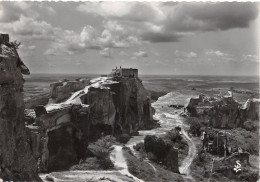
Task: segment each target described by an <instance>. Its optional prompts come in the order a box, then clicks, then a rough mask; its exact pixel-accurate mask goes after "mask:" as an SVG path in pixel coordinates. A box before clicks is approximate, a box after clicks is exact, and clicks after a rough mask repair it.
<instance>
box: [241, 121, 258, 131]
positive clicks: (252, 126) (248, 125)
mask: <svg viewBox="0 0 260 182" xmlns="http://www.w3.org/2000/svg"><path fill="white" fill-rule="evenodd" d="M242 128H244V129H246V130H248V131H256V130H258V124H257V123H255V122H254V121H251V120H247V121H245V122H244V123H243V125H242Z"/></svg>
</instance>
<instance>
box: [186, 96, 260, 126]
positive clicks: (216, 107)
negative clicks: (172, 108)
mask: <svg viewBox="0 0 260 182" xmlns="http://www.w3.org/2000/svg"><path fill="white" fill-rule="evenodd" d="M258 106H259V102H258V100H254V99H249V100H248V101H247V102H246V103H245V104H244V105H241V104H239V103H238V102H237V101H235V100H234V99H233V98H232V97H222V98H208V97H206V96H202V95H201V96H200V97H199V98H191V99H190V102H189V103H188V105H187V107H186V108H187V111H188V112H189V113H190V115H191V116H193V117H198V118H199V119H200V120H204V122H205V123H208V124H209V126H213V127H216V128H235V127H240V126H242V124H243V123H244V122H245V121H246V120H247V119H251V120H258V118H259V113H258Z"/></svg>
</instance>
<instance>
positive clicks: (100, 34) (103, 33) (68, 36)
mask: <svg viewBox="0 0 260 182" xmlns="http://www.w3.org/2000/svg"><path fill="white" fill-rule="evenodd" d="M56 39H57V40H56V41H55V42H54V43H52V44H51V46H50V48H49V49H48V50H47V51H46V52H45V55H60V53H61V54H62V53H65V54H69V55H73V54H75V53H84V52H85V51H86V50H87V49H95V50H102V51H103V50H105V49H106V48H126V47H129V46H131V45H136V44H140V41H139V40H138V38H137V37H135V36H133V35H130V34H129V33H128V32H127V31H126V30H125V28H124V27H122V26H120V25H118V24H117V22H116V21H104V22H103V29H102V30H99V29H96V28H94V27H92V26H91V25H86V26H84V27H83V29H82V31H81V32H79V33H78V32H75V31H63V32H62V31H59V35H57V37H56ZM102 51H101V52H102ZM57 52H60V53H57Z"/></svg>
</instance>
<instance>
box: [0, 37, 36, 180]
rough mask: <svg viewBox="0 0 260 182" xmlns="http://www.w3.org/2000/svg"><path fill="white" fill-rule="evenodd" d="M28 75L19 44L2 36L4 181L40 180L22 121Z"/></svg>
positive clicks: (0, 174) (0, 163)
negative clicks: (24, 89)
mask: <svg viewBox="0 0 260 182" xmlns="http://www.w3.org/2000/svg"><path fill="white" fill-rule="evenodd" d="M29 73H30V72H29V70H28V68H27V67H26V66H25V65H24V63H23V62H22V61H21V59H20V57H19V55H18V53H17V51H16V44H15V43H11V42H9V36H8V35H6V34H0V168H1V169H0V178H2V179H3V180H5V181H32V180H40V179H39V178H38V175H37V165H36V160H35V159H34V158H33V155H32V152H31V150H30V146H29V144H28V143H27V137H26V132H25V123H24V120H23V118H24V101H23V93H22V92H23V84H24V79H23V76H22V74H29Z"/></svg>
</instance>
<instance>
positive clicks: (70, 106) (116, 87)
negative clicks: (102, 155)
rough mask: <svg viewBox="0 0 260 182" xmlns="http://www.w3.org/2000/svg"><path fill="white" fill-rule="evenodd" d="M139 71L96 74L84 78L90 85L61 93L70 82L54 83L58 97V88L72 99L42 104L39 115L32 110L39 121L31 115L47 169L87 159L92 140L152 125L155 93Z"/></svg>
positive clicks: (31, 126)
mask: <svg viewBox="0 0 260 182" xmlns="http://www.w3.org/2000/svg"><path fill="white" fill-rule="evenodd" d="M127 73H128V72H127ZM136 76H137V72H135V76H132V75H130V76H129V75H128V74H122V75H121V76H118V75H116V76H112V77H100V78H96V79H92V80H90V82H89V85H87V84H86V83H85V82H84V84H83V85H84V88H82V89H80V90H78V87H77V89H76V90H78V91H76V92H74V93H72V92H71V89H67V90H68V92H67V91H66V92H63V91H61V90H60V91H58V92H57V91H55V90H59V89H61V88H63V87H64V86H63V87H62V86H57V87H55V86H53V85H52V87H53V89H51V93H50V95H52V97H53V95H54V96H57V95H59V94H58V93H63V94H61V95H66V97H67V96H68V93H69V98H68V99H67V100H65V101H63V102H60V103H53V102H49V104H48V105H46V106H45V107H42V106H38V107H36V108H35V113H34V114H32V113H31V114H29V115H30V116H34V117H35V122H34V123H32V122H31V121H29V120H28V119H27V120H28V121H29V122H30V123H31V124H28V126H27V129H28V133H29V134H30V140H31V147H32V148H33V151H35V152H34V156H35V158H37V159H38V158H39V159H40V163H41V170H42V171H52V170H57V169H61V168H64V167H68V166H69V165H71V164H73V163H75V162H76V161H78V160H79V159H80V158H84V157H85V156H86V152H87V150H86V147H87V142H88V141H95V140H96V139H98V138H100V137H102V136H104V135H115V136H116V135H122V134H125V133H127V134H131V133H134V132H136V131H138V130H140V129H147V128H151V126H153V125H154V123H155V122H154V120H153V118H152V115H153V109H152V107H151V102H150V96H149V94H148V92H147V91H146V90H145V88H144V87H143V85H142V81H141V80H140V79H139V78H138V77H136ZM67 82H68V81H67ZM57 88H58V89H57ZM66 88H67V87H66ZM72 90H73V89H72ZM56 92H57V93H56ZM54 93H55V94H54ZM64 93H66V94H64ZM62 97H63V96H62ZM56 98H57V97H56ZM59 98H61V97H59ZM50 101H53V98H50ZM56 101H57V100H56ZM30 118H31V117H30ZM65 139H66V142H64V140H65ZM57 161H62V162H57Z"/></svg>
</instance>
